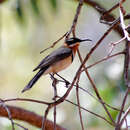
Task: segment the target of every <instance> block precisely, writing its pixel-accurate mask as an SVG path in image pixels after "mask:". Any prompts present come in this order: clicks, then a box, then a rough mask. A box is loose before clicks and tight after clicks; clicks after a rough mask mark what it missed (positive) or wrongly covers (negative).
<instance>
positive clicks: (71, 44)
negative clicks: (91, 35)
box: [65, 37, 92, 47]
mask: <svg viewBox="0 0 130 130" xmlns="http://www.w3.org/2000/svg"><path fill="white" fill-rule="evenodd" d="M84 41H92V40H90V39H83V40H82V39H79V38H76V37H72V38H69V39H67V40H66V41H65V45H67V46H68V47H75V46H78V45H79V44H80V43H81V42H84Z"/></svg>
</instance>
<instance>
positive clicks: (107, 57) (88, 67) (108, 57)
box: [81, 51, 125, 72]
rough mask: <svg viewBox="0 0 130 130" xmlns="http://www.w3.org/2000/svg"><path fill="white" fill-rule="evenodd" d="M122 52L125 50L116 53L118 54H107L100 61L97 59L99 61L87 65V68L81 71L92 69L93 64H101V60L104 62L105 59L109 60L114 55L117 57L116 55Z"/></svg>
mask: <svg viewBox="0 0 130 130" xmlns="http://www.w3.org/2000/svg"><path fill="white" fill-rule="evenodd" d="M121 54H125V52H122V51H121V52H118V53H116V54H113V55H109V56H106V57H104V58H103V59H101V60H99V61H97V62H95V63H93V64H91V65H89V66H87V67H86V68H85V69H83V70H82V71H81V72H83V71H85V70H87V69H90V68H91V67H93V66H95V65H97V64H99V63H101V62H103V61H106V60H109V59H110V58H113V57H115V56H119V55H121Z"/></svg>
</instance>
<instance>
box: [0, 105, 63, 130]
mask: <svg viewBox="0 0 130 130" xmlns="http://www.w3.org/2000/svg"><path fill="white" fill-rule="evenodd" d="M7 107H8V109H9V111H10V113H11V117H12V119H14V120H21V121H25V122H27V123H29V124H31V125H33V126H36V127H38V128H41V126H42V119H43V117H42V116H39V115H37V114H36V113H34V112H30V111H28V110H25V109H23V108H20V107H16V106H10V105H7ZM0 116H2V117H7V118H8V112H7V111H6V109H5V107H2V106H0ZM53 128H54V124H53V122H52V121H50V120H46V130H53ZM56 128H57V129H56V130H65V128H62V127H61V126H59V125H56Z"/></svg>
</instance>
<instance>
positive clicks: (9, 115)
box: [0, 99, 15, 130]
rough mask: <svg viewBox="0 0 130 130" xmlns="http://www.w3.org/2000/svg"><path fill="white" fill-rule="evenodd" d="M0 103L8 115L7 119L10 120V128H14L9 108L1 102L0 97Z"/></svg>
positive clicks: (13, 129)
mask: <svg viewBox="0 0 130 130" xmlns="http://www.w3.org/2000/svg"><path fill="white" fill-rule="evenodd" d="M0 105H2V106H3V107H4V108H5V110H6V111H7V113H8V117H9V119H10V121H11V124H12V130H15V128H14V121H13V119H12V116H11V113H10V110H9V109H8V107H7V106H6V105H5V103H4V102H3V100H1V99H0Z"/></svg>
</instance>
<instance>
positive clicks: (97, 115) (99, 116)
mask: <svg viewBox="0 0 130 130" xmlns="http://www.w3.org/2000/svg"><path fill="white" fill-rule="evenodd" d="M57 97H58V98H61V97H59V96H57ZM65 101H66V102H68V103H71V104H72V105H75V106H76V107H78V105H77V104H76V103H73V102H72V101H70V100H68V99H65ZM80 109H82V110H84V111H86V112H89V113H90V114H92V115H95V116H96V117H98V118H101V119H103V120H104V121H106V122H107V123H109V124H110V125H112V126H114V124H113V123H112V122H110V121H108V120H107V119H106V118H105V117H103V116H101V115H99V114H96V113H94V112H92V111H89V110H88V109H86V108H84V107H81V106H80Z"/></svg>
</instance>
